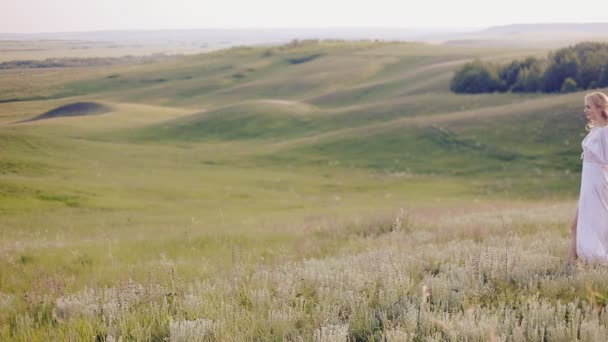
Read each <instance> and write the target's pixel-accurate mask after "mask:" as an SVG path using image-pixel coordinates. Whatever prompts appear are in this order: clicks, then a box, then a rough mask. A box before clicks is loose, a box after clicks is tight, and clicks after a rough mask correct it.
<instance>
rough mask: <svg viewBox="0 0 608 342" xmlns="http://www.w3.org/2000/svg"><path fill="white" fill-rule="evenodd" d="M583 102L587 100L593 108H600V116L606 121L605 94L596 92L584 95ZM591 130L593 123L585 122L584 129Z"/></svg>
mask: <svg viewBox="0 0 608 342" xmlns="http://www.w3.org/2000/svg"><path fill="white" fill-rule="evenodd" d="M585 100H589V102H591V103H593V105H594V106H596V107H598V108H600V110H601V111H602V116H603V117H604V119H606V120H608V96H606V94H604V93H602V92H599V91H596V92H594V93H590V94H587V95H585ZM591 128H593V123H591V121H589V122H587V126H585V129H586V130H588V131H589V130H591Z"/></svg>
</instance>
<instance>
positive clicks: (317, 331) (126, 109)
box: [0, 41, 608, 341]
mask: <svg viewBox="0 0 608 342" xmlns="http://www.w3.org/2000/svg"><path fill="white" fill-rule="evenodd" d="M545 54H546V50H542V49H536V50H532V49H528V50H526V49H515V48H500V47H496V48H473V47H459V46H447V45H446V46H444V45H429V44H424V43H405V42H400V43H398V42H371V41H360V42H344V41H320V42H319V41H304V42H297V43H293V42H292V43H290V44H286V45H282V46H275V47H235V48H230V49H225V50H220V51H214V52H209V53H205V54H198V55H189V56H183V57H179V58H175V59H171V60H169V61H163V62H150V63H141V64H127V65H125V64H118V65H111V66H103V67H102V66H88V67H69V68H67V67H66V68H45V69H6V70H0V340H6V341H9V340H10V341H47V340H58V341H65V340H69V341H80V340H89V341H90V340H94V341H121V340H122V341H168V340H170V341H193V340H201V341H384V340H387V341H435V340H436V341H443V340H454V341H456V340H458V341H488V340H491V341H521V340H551V341H557V340H559V341H562V340H563V341H572V340H581V341H601V340H603V338H604V337H605V336H606V335H607V334H608V324H607V323H606V322H607V312H606V304H607V303H608V301H607V300H606V298H607V297H608V283H607V281H606V280H607V279H608V278H607V276H608V270H606V269H605V268H603V267H600V266H596V265H584V264H579V265H573V264H569V263H565V261H566V257H567V247H568V239H569V224H570V222H571V219H572V216H573V214H574V211H575V208H576V199H577V194H578V187H579V184H580V183H579V181H580V168H581V161H580V152H581V147H580V141H581V140H582V138H583V137H584V136H585V134H586V132H585V130H584V125H585V120H584V118H583V116H582V108H583V96H584V93H583V92H579V93H570V94H554V95H547V94H481V95H455V94H452V93H450V91H449V80H450V78H451V76H452V74H453V72H454V70H455V69H457V68H458V67H460V66H461V65H462V64H463V63H465V62H467V61H470V60H472V59H473V58H475V57H481V58H483V59H485V60H492V61H497V62H506V61H510V60H511V59H513V58H518V57H521V56H529V55H535V56H544V55H545ZM81 102H88V103H93V105H97V106H100V107H101V106H103V107H104V108H109V109H110V111H109V112H107V113H104V114H97V115H94V114H91V115H84V114H86V113H84V112H78V113H76V112H77V111H72V112H70V111H69V110H68V109H65V108H70V106H72V108H76V107H74V104H78V103H81ZM63 106H67V107H63ZM57 108H59V110H58V111H57V113H59V114H58V116H57V117H54V118H46V119H39V120H31V121H24V120H30V119H33V118H36V117H37V116H38V115H41V114H44V113H49V111H51V110H53V109H57ZM61 113H63V114H61ZM74 113H76V114H83V115H78V116H69V115H72V114H74Z"/></svg>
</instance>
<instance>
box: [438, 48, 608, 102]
mask: <svg viewBox="0 0 608 342" xmlns="http://www.w3.org/2000/svg"><path fill="white" fill-rule="evenodd" d="M603 87H608V44H607V43H599V42H583V43H578V44H576V45H573V46H569V47H567V48H562V49H559V50H557V51H552V52H549V54H548V56H547V58H546V59H544V60H543V59H538V58H534V57H528V58H525V59H524V60H513V61H512V62H511V63H509V64H506V65H499V64H495V63H489V62H482V61H481V60H480V59H475V60H474V61H472V62H470V63H467V64H465V65H464V66H463V67H462V68H461V69H460V70H458V71H456V73H455V74H454V77H453V78H452V81H451V84H450V89H451V90H452V91H453V92H455V93H493V92H508V91H510V92H545V93H558V92H571V91H577V90H584V89H594V88H603Z"/></svg>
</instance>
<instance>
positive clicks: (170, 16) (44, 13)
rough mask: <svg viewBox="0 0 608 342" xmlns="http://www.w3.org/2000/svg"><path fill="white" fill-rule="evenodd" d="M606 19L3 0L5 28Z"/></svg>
mask: <svg viewBox="0 0 608 342" xmlns="http://www.w3.org/2000/svg"><path fill="white" fill-rule="evenodd" d="M562 4H565V5H562ZM600 21H604V22H606V21H608V0H602V1H595V0H593V1H589V0H579V1H568V2H556V1H553V0H551V1H547V0H508V1H505V0H502V1H491V0H490V1H487V0H486V1H475V0H458V1H454V0H451V1H449V0H440V1H433V0H417V1H408V0H373V1H372V0H298V1H290V0H171V1H165V0H162V1H161V0H95V1H93V0H0V32H4V33H34V32H63V31H91V30H122V29H192V28H247V27H344V26H348V27H362V26H363V27H369V26H374V27H380V26H381V27H425V28H428V27H441V28H446V27H467V28H471V27H487V26H493V25H506V24H516V23H540V22H600Z"/></svg>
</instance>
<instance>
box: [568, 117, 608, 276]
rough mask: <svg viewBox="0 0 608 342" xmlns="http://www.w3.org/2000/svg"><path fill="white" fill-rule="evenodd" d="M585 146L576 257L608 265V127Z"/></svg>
mask: <svg viewBox="0 0 608 342" xmlns="http://www.w3.org/2000/svg"><path fill="white" fill-rule="evenodd" d="M581 145H582V147H583V153H582V155H581V158H582V159H583V171H582V174H581V189H580V193H579V200H578V220H577V227H576V253H577V255H578V256H579V258H580V259H581V260H583V261H587V262H597V263H601V264H608V126H604V127H593V128H591V131H590V132H589V133H588V134H587V136H586V137H585V139H583V141H582V143H581Z"/></svg>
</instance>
